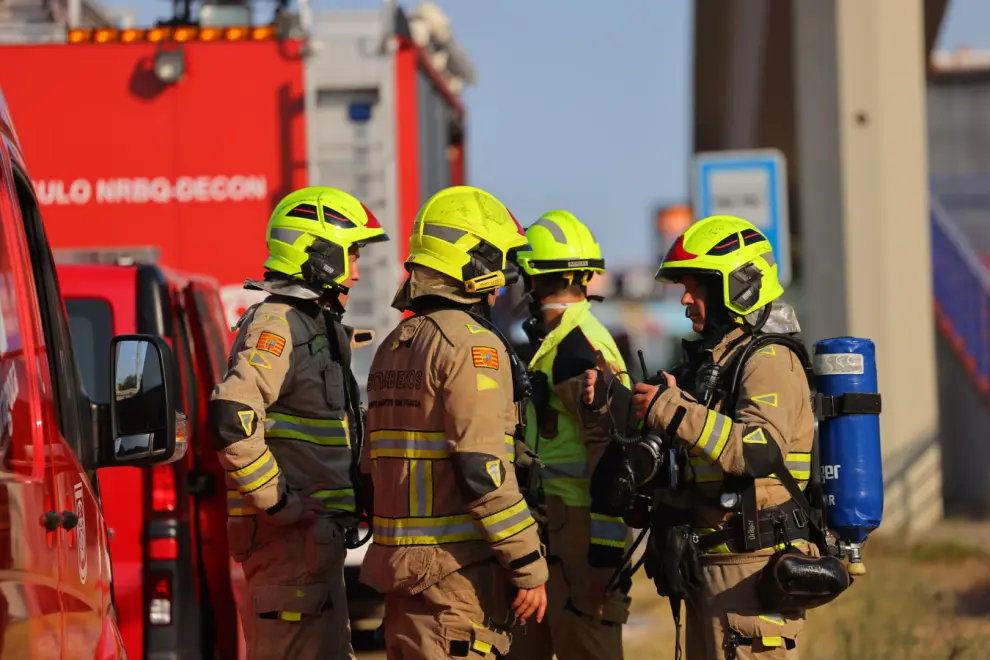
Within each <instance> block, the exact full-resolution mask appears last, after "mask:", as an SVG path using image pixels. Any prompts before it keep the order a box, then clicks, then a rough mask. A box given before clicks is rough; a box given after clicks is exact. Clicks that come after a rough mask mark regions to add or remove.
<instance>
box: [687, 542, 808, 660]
mask: <svg viewBox="0 0 990 660" xmlns="http://www.w3.org/2000/svg"><path fill="white" fill-rule="evenodd" d="M768 558H769V556H768V555H766V554H763V555H754V554H746V555H743V554H739V555H723V556H718V555H708V556H706V557H703V558H702V567H701V570H702V572H703V573H704V578H705V586H704V588H703V589H702V591H701V592H700V594H699V595H698V596H697V597H696V598H693V599H691V600H690V601H689V602H688V603H686V610H687V613H686V617H685V622H686V625H687V630H686V639H685V641H686V647H685V659H686V660H751V659H754V658H755V659H757V660H797V658H798V649H797V642H798V635H799V634H800V632H801V630H802V629H803V628H804V622H805V613H804V612H767V611H764V609H763V608H761V607H760V604H759V599H758V598H757V596H756V576H757V574H758V573H759V572H760V570H761V569H762V568H763V567H764V566H765V565H766V563H767V560H768Z"/></svg>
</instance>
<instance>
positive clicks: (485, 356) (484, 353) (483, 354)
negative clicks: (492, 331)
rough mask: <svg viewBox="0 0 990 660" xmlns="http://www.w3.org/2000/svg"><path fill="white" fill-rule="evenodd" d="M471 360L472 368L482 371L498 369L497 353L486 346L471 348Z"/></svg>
mask: <svg viewBox="0 0 990 660" xmlns="http://www.w3.org/2000/svg"><path fill="white" fill-rule="evenodd" d="M471 359H472V361H473V362H474V366H476V367H480V368H482V369H498V351H496V350H495V349H494V348H489V347H487V346H472V347H471Z"/></svg>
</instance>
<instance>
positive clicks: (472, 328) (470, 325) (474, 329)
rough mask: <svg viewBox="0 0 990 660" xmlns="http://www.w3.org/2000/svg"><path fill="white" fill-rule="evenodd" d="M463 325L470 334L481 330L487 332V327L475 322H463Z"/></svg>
mask: <svg viewBox="0 0 990 660" xmlns="http://www.w3.org/2000/svg"><path fill="white" fill-rule="evenodd" d="M464 327H465V328H467V329H468V332H470V333H471V334H472V335H476V334H479V333H482V332H488V329H487V328H483V327H481V326H480V325H478V324H477V323H466V324H464Z"/></svg>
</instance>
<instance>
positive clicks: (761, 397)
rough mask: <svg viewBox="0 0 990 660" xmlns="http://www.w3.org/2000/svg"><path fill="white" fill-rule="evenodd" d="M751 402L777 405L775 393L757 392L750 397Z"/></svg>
mask: <svg viewBox="0 0 990 660" xmlns="http://www.w3.org/2000/svg"><path fill="white" fill-rule="evenodd" d="M750 400H751V401H752V402H753V403H765V404H766V405H768V406H773V407H774V408H776V407H777V394H776V393H772V394H757V395H756V396H752V397H750Z"/></svg>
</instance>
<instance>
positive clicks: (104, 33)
mask: <svg viewBox="0 0 990 660" xmlns="http://www.w3.org/2000/svg"><path fill="white" fill-rule="evenodd" d="M276 38H278V35H277V33H276V30H275V26H274V25H259V26H256V27H250V26H235V27H228V28H222V27H204V28H197V27H196V26H193V25H183V26H179V27H174V28H173V27H154V28H149V29H147V30H142V29H134V28H128V29H126V30H120V29H117V28H110V27H107V28H97V29H93V28H74V29H72V30H69V32H68V34H67V40H68V42H69V43H72V44H87V43H98V44H109V43H125V44H132V43H140V42H144V41H148V42H150V43H159V42H162V41H170V40H171V41H179V42H185V41H220V40H221V39H223V40H226V41H246V40H253V41H264V40H267V39H276Z"/></svg>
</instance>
